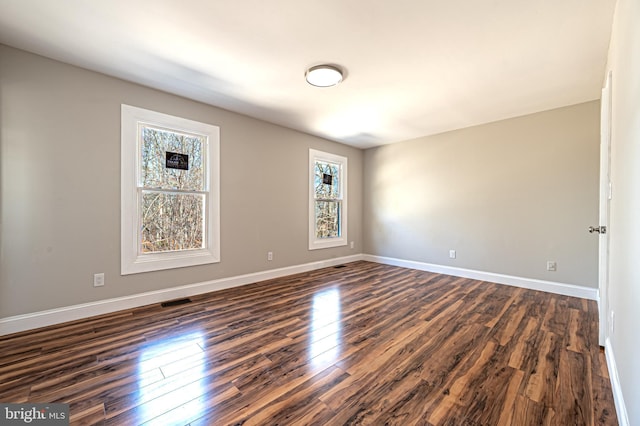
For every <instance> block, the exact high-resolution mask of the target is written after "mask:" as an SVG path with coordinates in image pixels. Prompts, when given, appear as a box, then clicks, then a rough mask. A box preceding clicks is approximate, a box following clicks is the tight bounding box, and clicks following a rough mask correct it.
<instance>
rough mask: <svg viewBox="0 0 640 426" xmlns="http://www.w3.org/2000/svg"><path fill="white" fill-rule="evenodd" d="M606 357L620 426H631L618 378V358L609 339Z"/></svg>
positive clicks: (606, 341)
mask: <svg viewBox="0 0 640 426" xmlns="http://www.w3.org/2000/svg"><path fill="white" fill-rule="evenodd" d="M604 356H605V358H606V359H607V368H608V369H609V378H610V380H611V390H612V391H613V402H614V403H615V405H616V414H617V416H618V424H619V425H620V426H630V424H631V423H629V415H628V414H627V406H626V405H625V403H624V397H623V395H622V387H621V386H620V377H619V376H618V367H617V366H616V357H615V356H614V354H613V347H612V346H611V340H610V339H609V338H607V339H606V340H605V345H604Z"/></svg>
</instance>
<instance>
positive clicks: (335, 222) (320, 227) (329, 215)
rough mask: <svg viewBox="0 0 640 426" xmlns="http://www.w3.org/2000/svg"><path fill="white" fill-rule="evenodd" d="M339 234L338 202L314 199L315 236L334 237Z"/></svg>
mask: <svg viewBox="0 0 640 426" xmlns="http://www.w3.org/2000/svg"><path fill="white" fill-rule="evenodd" d="M340 234H341V232H340V202H339V201H316V238H334V237H339V236H340Z"/></svg>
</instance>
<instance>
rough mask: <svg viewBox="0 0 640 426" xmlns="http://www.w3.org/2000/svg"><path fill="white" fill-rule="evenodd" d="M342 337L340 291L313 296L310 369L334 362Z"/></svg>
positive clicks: (332, 290) (335, 290)
mask: <svg viewBox="0 0 640 426" xmlns="http://www.w3.org/2000/svg"><path fill="white" fill-rule="evenodd" d="M341 335H342V323H341V307H340V290H339V289H337V288H332V289H329V290H324V291H321V292H319V293H316V294H314V295H313V302H312V304H311V333H310V336H309V359H310V361H311V365H312V367H323V366H326V365H327V364H330V363H333V362H335V360H336V359H337V358H338V355H339V353H340V342H341Z"/></svg>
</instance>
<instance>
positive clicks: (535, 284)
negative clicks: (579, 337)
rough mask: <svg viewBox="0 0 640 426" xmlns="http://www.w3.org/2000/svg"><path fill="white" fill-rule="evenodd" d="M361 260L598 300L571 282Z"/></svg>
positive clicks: (593, 292) (595, 292)
mask: <svg viewBox="0 0 640 426" xmlns="http://www.w3.org/2000/svg"><path fill="white" fill-rule="evenodd" d="M363 260H367V261H369V262H377V263H384V264H385V265H393V266H401V267H404V268H411V269H418V270H420V271H427V272H434V273H437V274H446V275H453V276H455V277H462V278H471V279H474V280H481V281H489V282H492V283H497V284H506V285H511V286H515V287H522V288H526V289H529V290H538V291H546V292H548V293H555V294H561V295H563V296H573V297H581V298H583V299H589V300H598V289H595V288H590V287H582V286H578V285H573V284H564V283H557V282H552V281H543V280H537V279H533V278H523V277H515V276H512V275H502V274H496V273H493V272H484V271H476V270H473V269H463V268H455V267H452V266H443V265H435V264H432V263H423V262H416V261H413V260H403V259H395V258H392V257H384V256H374V255H371V254H365V255H363Z"/></svg>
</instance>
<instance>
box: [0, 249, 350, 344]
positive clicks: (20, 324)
mask: <svg viewBox="0 0 640 426" xmlns="http://www.w3.org/2000/svg"><path fill="white" fill-rule="evenodd" d="M357 260H362V255H361V254H357V255H353V256H345V257H338V258H334V259H327V260H321V261H318V262H311V263H305V264H302V265H295V266H288V267H285V268H279V269H270V270H268V271H261V272H255V273H252V274H246V275H239V276H235V277H229V278H220V279H217V280H212V281H205V282H201V283H196V284H189V285H184V286H180V287H172V288H167V289H162V290H157V291H150V292H146V293H140V294H134V295H131V296H124V297H117V298H114V299H106V300H100V301H97V302H89V303H83V304H80V305H73V306H66V307H62V308H56V309H50V310H47V311H41V312H34V313H31V314H24V315H16V316H13V317H7V318H0V336H3V335H6V334H11V333H18V332H20V331H26V330H32V329H35V328H40V327H46V326H49V325H54V324H60V323H63V322H68V321H75V320H78V319H83V318H88V317H92V316H96V315H103V314H108V313H111V312H116V311H120V310H123V309H131V308H136V307H139V306H144V305H150V304H153V303H160V302H164V301H166V300H171V299H178V298H181V297H189V296H195V295H198V294H203V293H209V292H212V291H216V290H223V289H226V288H232V287H238V286H242V285H246V284H251V283H255V282H258V281H264V280H270V279H273V278H279V277H284V276H287V275H292V274H298V273H301V272H308V271H313V270H316V269H321V268H326V267H329V266H335V265H340V264H343V263H348V262H355V261H357Z"/></svg>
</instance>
